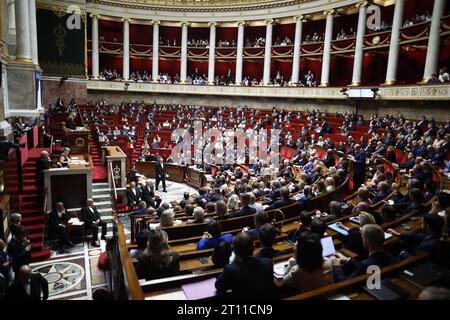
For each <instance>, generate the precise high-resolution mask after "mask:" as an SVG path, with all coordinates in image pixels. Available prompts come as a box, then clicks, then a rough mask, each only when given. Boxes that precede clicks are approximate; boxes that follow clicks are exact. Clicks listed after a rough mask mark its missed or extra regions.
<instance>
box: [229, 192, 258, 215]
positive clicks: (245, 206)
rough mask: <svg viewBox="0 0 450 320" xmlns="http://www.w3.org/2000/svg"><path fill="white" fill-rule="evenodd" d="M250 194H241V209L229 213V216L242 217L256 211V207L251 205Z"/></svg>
mask: <svg viewBox="0 0 450 320" xmlns="http://www.w3.org/2000/svg"><path fill="white" fill-rule="evenodd" d="M249 204H250V195H249V194H248V193H243V194H241V209H240V210H238V211H235V212H231V213H230V214H229V218H236V217H242V216H246V215H249V214H253V213H255V212H256V209H255V208H252V207H250V206H249Z"/></svg>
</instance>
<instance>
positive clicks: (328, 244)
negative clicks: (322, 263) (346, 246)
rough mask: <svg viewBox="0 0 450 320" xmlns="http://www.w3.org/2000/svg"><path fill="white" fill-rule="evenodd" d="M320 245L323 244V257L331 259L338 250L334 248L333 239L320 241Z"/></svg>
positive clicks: (328, 238) (327, 238)
mask: <svg viewBox="0 0 450 320" xmlns="http://www.w3.org/2000/svg"><path fill="white" fill-rule="evenodd" d="M320 243H321V244H322V256H323V257H329V256H332V255H334V254H335V253H336V249H335V248H334V243H333V238H332V237H326V238H322V239H320Z"/></svg>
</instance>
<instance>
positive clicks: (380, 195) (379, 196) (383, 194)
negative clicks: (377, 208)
mask: <svg viewBox="0 0 450 320" xmlns="http://www.w3.org/2000/svg"><path fill="white" fill-rule="evenodd" d="M387 195H388V194H387V193H386V192H383V191H381V192H378V193H377V194H376V195H375V196H374V197H373V198H372V203H377V202H379V201H381V200H383V199H384V198H386V197H387Z"/></svg>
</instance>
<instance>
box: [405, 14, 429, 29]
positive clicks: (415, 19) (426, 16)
mask: <svg viewBox="0 0 450 320" xmlns="http://www.w3.org/2000/svg"><path fill="white" fill-rule="evenodd" d="M425 21H431V13H430V12H429V11H426V12H425V13H424V14H422V15H420V14H418V13H417V14H416V15H415V16H414V17H412V18H411V19H406V20H405V22H404V23H403V27H409V26H412V25H414V24H416V23H421V22H425Z"/></svg>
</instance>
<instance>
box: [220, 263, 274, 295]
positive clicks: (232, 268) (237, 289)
mask: <svg viewBox="0 0 450 320" xmlns="http://www.w3.org/2000/svg"><path fill="white" fill-rule="evenodd" d="M216 289H217V291H218V293H219V294H224V293H225V292H226V291H228V290H230V289H231V291H232V293H231V296H232V297H233V299H274V298H275V295H276V287H275V284H274V282H273V264H272V262H271V261H270V260H269V259H267V258H255V257H248V258H245V259H243V260H242V261H240V262H234V263H232V264H228V265H226V266H225V267H224V268H223V272H222V273H221V274H220V276H219V277H218V278H217V281H216Z"/></svg>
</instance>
